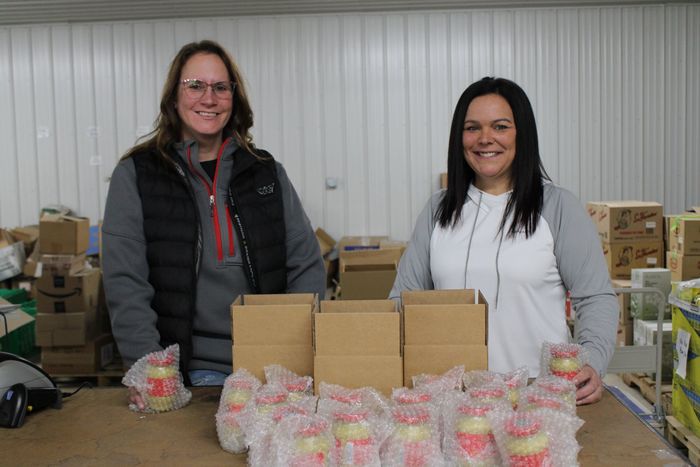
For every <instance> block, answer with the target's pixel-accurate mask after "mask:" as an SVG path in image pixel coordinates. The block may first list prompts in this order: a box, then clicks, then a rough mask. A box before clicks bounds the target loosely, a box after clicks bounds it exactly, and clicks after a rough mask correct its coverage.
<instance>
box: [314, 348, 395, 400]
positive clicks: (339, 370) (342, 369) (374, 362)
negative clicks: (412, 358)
mask: <svg viewBox="0 0 700 467" xmlns="http://www.w3.org/2000/svg"><path fill="white" fill-rule="evenodd" d="M322 382H323V383H328V384H337V385H340V386H343V387H345V388H352V389H356V388H362V387H366V386H369V387H373V388H375V389H377V390H378V391H381V392H382V393H383V394H384V395H385V396H387V397H389V396H391V391H392V389H393V388H398V387H401V386H402V385H403V360H402V359H401V357H399V356H393V357H392V356H317V357H315V358H314V391H315V392H316V394H318V388H319V385H320V384H321V383H322Z"/></svg>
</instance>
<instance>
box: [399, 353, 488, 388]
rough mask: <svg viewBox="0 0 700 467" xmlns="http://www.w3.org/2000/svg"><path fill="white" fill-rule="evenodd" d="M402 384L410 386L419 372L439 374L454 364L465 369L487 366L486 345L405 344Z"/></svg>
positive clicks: (484, 367)
mask: <svg viewBox="0 0 700 467" xmlns="http://www.w3.org/2000/svg"><path fill="white" fill-rule="evenodd" d="M403 360H404V364H403V375H404V376H403V384H404V386H406V387H411V386H412V384H413V377H414V376H416V375H420V374H431V375H440V374H443V373H445V372H446V371H447V370H449V369H451V368H454V367H455V366H460V365H463V366H464V369H465V370H466V371H471V370H485V369H487V367H488V348H487V346H486V345H405V346H404V348H403Z"/></svg>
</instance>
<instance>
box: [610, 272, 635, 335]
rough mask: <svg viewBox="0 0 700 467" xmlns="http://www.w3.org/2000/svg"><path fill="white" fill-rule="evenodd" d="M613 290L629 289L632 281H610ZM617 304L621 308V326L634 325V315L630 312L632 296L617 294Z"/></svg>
mask: <svg viewBox="0 0 700 467" xmlns="http://www.w3.org/2000/svg"><path fill="white" fill-rule="evenodd" d="M610 282H611V284H612V286H613V288H616V289H628V288H630V287H631V286H632V281H631V280H627V279H613V280H612V281H610ZM617 303H618V304H619V306H620V321H619V323H620V325H622V326H624V325H626V324H628V323H629V324H632V314H631V310H630V294H628V293H619V294H617Z"/></svg>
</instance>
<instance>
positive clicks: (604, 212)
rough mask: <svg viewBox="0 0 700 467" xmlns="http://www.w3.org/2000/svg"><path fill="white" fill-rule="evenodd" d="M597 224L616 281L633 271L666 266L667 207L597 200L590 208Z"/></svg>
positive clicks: (611, 275) (628, 276) (641, 202)
mask: <svg viewBox="0 0 700 467" xmlns="http://www.w3.org/2000/svg"><path fill="white" fill-rule="evenodd" d="M586 208H587V210H588V213H589V215H590V216H591V219H592V220H593V222H594V223H595V225H596V228H597V230H598V236H599V237H600V240H601V242H602V245H603V253H604V254H605V260H606V263H607V265H608V270H609V271H610V277H611V278H612V279H629V278H630V275H631V272H632V268H655V267H660V266H663V260H664V258H663V251H664V246H663V207H662V206H661V204H659V203H655V202H645V201H596V202H589V203H588V204H587V206H586Z"/></svg>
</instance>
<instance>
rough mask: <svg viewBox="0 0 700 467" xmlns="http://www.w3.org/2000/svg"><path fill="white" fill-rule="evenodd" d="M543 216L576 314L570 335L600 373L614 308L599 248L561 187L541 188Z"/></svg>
mask: <svg viewBox="0 0 700 467" xmlns="http://www.w3.org/2000/svg"><path fill="white" fill-rule="evenodd" d="M543 216H544V217H545V219H546V220H547V221H548V222H549V224H550V228H551V229H552V234H553V235H554V254H555V255H556V258H557V263H558V266H559V274H560V275H561V278H562V280H563V281H564V286H565V287H566V289H567V290H569V291H570V292H571V303H572V305H573V309H574V310H575V312H576V322H575V326H574V339H575V340H576V342H577V343H579V344H581V345H583V346H584V347H585V348H586V349H588V352H589V355H590V365H591V366H592V367H593V368H594V369H595V370H596V371H598V373H599V374H600V375H601V376H603V375H605V373H606V370H607V367H608V364H609V363H610V359H611V358H612V355H613V352H614V351H615V340H616V336H617V324H618V319H619V307H618V302H617V297H616V296H615V293H614V292H613V290H612V286H611V285H610V274H609V272H608V269H607V267H606V265H605V259H604V257H603V249H602V247H601V244H600V240H599V239H598V234H597V233H596V231H595V228H594V226H593V223H592V222H591V220H590V218H589V216H588V214H587V213H586V210H585V209H584V208H583V206H582V205H581V203H580V202H579V201H578V199H576V197H575V196H574V195H573V194H572V193H570V192H569V191H567V190H564V189H561V188H558V187H554V186H552V185H546V186H545V206H544V209H543Z"/></svg>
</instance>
